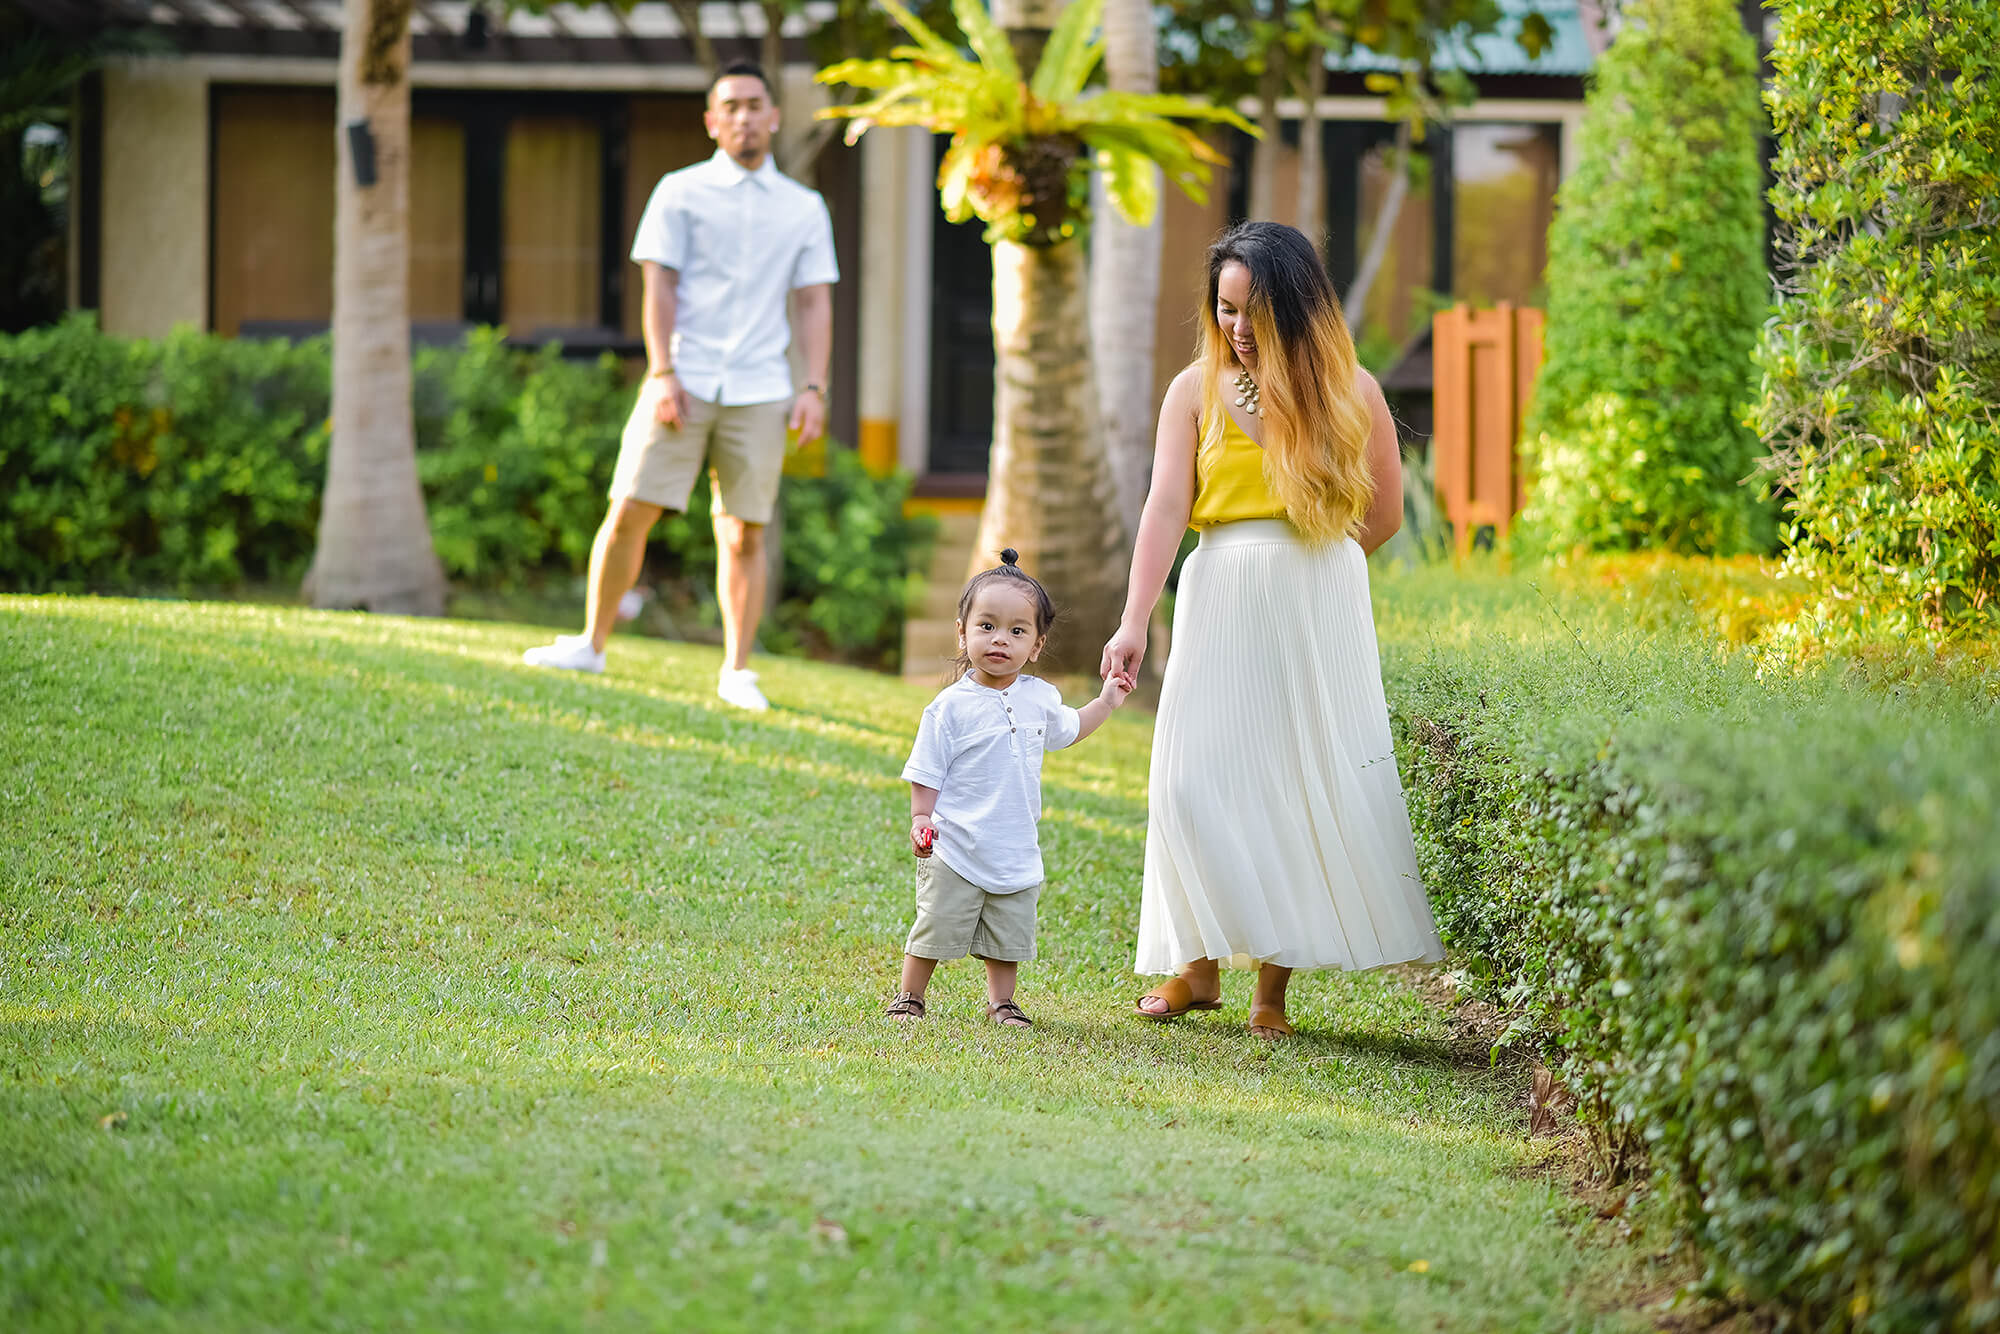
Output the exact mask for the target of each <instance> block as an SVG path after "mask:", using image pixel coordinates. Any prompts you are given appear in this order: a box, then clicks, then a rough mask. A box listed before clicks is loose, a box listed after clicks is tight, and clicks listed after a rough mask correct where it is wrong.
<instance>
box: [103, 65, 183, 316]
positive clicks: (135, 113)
mask: <svg viewBox="0 0 2000 1334" xmlns="http://www.w3.org/2000/svg"><path fill="white" fill-rule="evenodd" d="M101 179H102V180H103V182H104V201H103V242H102V250H101V255H102V258H101V262H100V269H99V291H100V293H101V311H102V315H101V317H102V320H103V323H104V328H105V330H106V331H107V332H109V333H117V334H132V335H145V336H149V337H151V336H157V335H159V334H163V333H166V332H167V331H168V330H170V329H172V328H173V327H174V326H175V325H176V324H194V325H197V326H199V327H201V328H206V327H207V326H208V83H207V80H206V79H205V78H203V77H202V75H201V74H199V73H196V72H192V71H189V70H187V69H186V68H184V67H181V66H179V65H177V64H175V63H171V62H167V61H135V62H131V63H128V64H121V65H114V66H112V67H110V68H108V69H106V70H105V71H104V171H103V175H102V177H101Z"/></svg>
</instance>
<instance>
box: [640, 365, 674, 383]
mask: <svg viewBox="0 0 2000 1334" xmlns="http://www.w3.org/2000/svg"><path fill="white" fill-rule="evenodd" d="M673 373H674V368H673V367H672V366H662V367H660V368H659V369H658V370H656V371H647V372H646V378H647V379H648V380H657V379H659V378H660V377H661V376H664V375H672V374H673Z"/></svg>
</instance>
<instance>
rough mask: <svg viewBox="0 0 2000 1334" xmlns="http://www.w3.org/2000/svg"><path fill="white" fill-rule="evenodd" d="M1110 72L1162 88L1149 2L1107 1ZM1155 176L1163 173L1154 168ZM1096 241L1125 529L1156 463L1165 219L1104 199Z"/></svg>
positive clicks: (1110, 446)
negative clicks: (1137, 219)
mask: <svg viewBox="0 0 2000 1334" xmlns="http://www.w3.org/2000/svg"><path fill="white" fill-rule="evenodd" d="M1104 71H1105V76H1106V80H1107V81H1108V82H1109V83H1110V85H1111V87H1112V88H1114V89H1116V90H1118V91H1120V92H1135V93H1152V92H1158V91H1159V87H1160V66H1159V43H1158V40H1157V37H1156V35H1155V32H1154V29H1153V7H1152V4H1151V3H1150V0H1107V3H1106V5H1105V9H1104ZM1151 170H1152V172H1153V175H1154V176H1155V178H1157V177H1158V176H1159V174H1160V173H1159V168H1157V167H1154V168H1151ZM1097 193H1098V196H1099V200H1100V202H1099V205H1098V207H1097V210H1096V218H1095V222H1094V224H1093V227H1092V234H1091V239H1090V246H1091V250H1090V343H1091V352H1092V355H1093V358H1094V360H1095V361H1096V363H1097V403H1098V411H1099V414H1100V416H1099V419H1100V420H1101V421H1102V422H1103V424H1104V444H1105V452H1106V454H1107V455H1108V456H1109V458H1110V463H1111V476H1112V480H1113V481H1114V482H1115V483H1116V485H1117V493H1118V513H1119V517H1120V518H1122V519H1123V520H1124V523H1125V531H1126V532H1127V533H1128V534H1129V533H1136V532H1138V531H1139V511H1140V510H1141V509H1143V508H1144V506H1145V504H1146V485H1147V481H1148V479H1149V477H1150V476H1151V473H1152V464H1153V408H1154V406H1155V405H1154V402H1153V389H1154V367H1153V359H1154V345H1155V342H1156V331H1157V324H1158V316H1159V305H1160V249H1161V218H1160V215H1159V214H1158V213H1155V214H1154V215H1153V221H1152V224H1151V225H1150V226H1146V227H1135V226H1133V225H1132V224H1131V223H1129V222H1127V221H1125V219H1123V218H1121V217H1119V216H1118V214H1117V213H1116V212H1115V211H1114V210H1112V209H1111V208H1110V207H1109V206H1108V205H1106V204H1104V203H1103V202H1102V195H1103V191H1102V190H1101V189H1100V190H1099V191H1098V192H1097Z"/></svg>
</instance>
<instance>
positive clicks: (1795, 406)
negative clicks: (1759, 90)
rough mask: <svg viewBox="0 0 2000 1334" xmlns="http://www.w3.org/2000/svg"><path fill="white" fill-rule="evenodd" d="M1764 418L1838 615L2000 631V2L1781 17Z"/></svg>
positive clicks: (1886, 623)
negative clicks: (1775, 276)
mask: <svg viewBox="0 0 2000 1334" xmlns="http://www.w3.org/2000/svg"><path fill="white" fill-rule="evenodd" d="M1780 12H1781V14H1782V21H1781V22H1780V25H1779V28H1778V34H1777V40H1776V44H1775V46H1774V47H1773V49H1772V52H1771V60H1772V64H1773V67H1774V77H1773V82H1772V86H1771V89H1770V92H1769V93H1768V94H1767V100H1768V102H1769V104H1770V107H1771V112H1772V118H1773V121H1774V124H1775V128H1776V130H1777V134H1778V143H1779V148H1778V155H1777V160H1776V163H1775V172H1776V175H1777V184H1776V186H1775V187H1774V188H1773V189H1772V191H1771V201H1772V204H1773V205H1774V207H1775V208H1776V211H1777V214H1778V218H1779V221H1780V223H1781V224H1782V231H1781V234H1780V247H1779V250H1780V256H1781V268H1782V273H1783V279H1782V285H1781V290H1782V297H1781V300H1780V302H1779V306H1778V311H1777V316H1776V318H1775V319H1774V320H1773V321H1772V322H1771V325H1770V327H1769V330H1768V332H1767V333H1766V335H1765V337H1764V340H1763V343H1762V345H1761V346H1760V348H1759V349H1758V352H1757V362H1758V364H1759V365H1760V366H1761V368H1762V370H1763V374H1764V379H1763V396H1762V400H1761V402H1760V403H1759V404H1758V406H1757V410H1756V419H1757V424H1758V426H1759V428H1760V429H1761V430H1762V432H1763V435H1764V439H1765V443H1766V444H1767V445H1768V446H1769V449H1770V458H1769V460H1768V466H1769V468H1770V471H1771V472H1772V473H1773V474H1774V475H1775V477H1776V478H1777V479H1778V481H1779V482H1780V483H1782V485H1783V486H1784V488H1785V489H1786V490H1787V491H1788V492H1789V493H1790V494H1789V499H1788V501H1787V504H1786V509H1787V511H1788V512H1789V514H1790V517H1791V519H1792V527H1791V532H1790V537H1791V542H1792V556H1793V559H1794V560H1795V562H1796V563H1797V565H1798V566H1799V568H1801V569H1802V570H1804V571H1806V572H1808V573H1809V574H1810V575H1812V576H1813V577H1814V578H1815V579H1816V580H1818V581H1820V583H1821V585H1822V587H1823V588H1825V590H1826V591H1827V594H1828V596H1827V597H1826V598H1825V600H1824V604H1823V606H1822V607H1821V609H1820V610H1821V614H1822V615H1823V616H1826V617H1828V618H1833V619H1839V620H1847V619H1851V618H1852V617H1854V616H1856V615H1860V616H1872V617H1874V618H1876V620H1877V621H1878V626H1879V627H1880V628H1886V629H1888V630H1889V631H1890V632H1892V633H1906V632H1909V631H1911V630H1919V631H1922V632H1926V633H1928V634H1931V635H1937V636H1948V635H1956V634H1960V633H1963V632H1965V631H1968V630H1975V629H1978V628H1981V627H1992V626H1993V625H1994V624H1995V623H1996V621H2000V206H1996V203H1995V200H1996V197H1997V196H2000V4H1995V3H1993V0H1946V2H1944V3H1939V4H1933V5H1922V6H1917V7H1915V8H1910V9H1904V8H1899V7H1895V6H1885V5H1882V4H1879V3H1860V2H1859V0H1799V2H1798V3H1793V4H1788V5H1786V6H1785V7H1784V8H1783V9H1782V10H1781V11H1780Z"/></svg>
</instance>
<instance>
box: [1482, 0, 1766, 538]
mask: <svg viewBox="0 0 2000 1334" xmlns="http://www.w3.org/2000/svg"><path fill="white" fill-rule="evenodd" d="M1624 14H1625V25H1624V27H1623V29H1622V30H1621V31H1620V33H1619V35H1618V38H1617V40H1616V41H1614V42H1613V43H1612V45H1611V49H1610V50H1609V51H1607V52H1606V53H1605V56H1604V59H1603V60H1602V61H1600V62H1599V63H1598V66H1597V69H1596V72H1595V73H1594V74H1593V76H1592V79H1591V88H1590V94H1589V102H1588V105H1589V114H1588V115H1587V116H1586V117H1585V118H1584V122H1583V131H1582V140H1581V144H1580V147H1579V150H1578V155H1577V166H1576V170H1575V172H1574V173H1573V174H1572V175H1571V176H1570V177H1569V179H1568V180H1566V181H1565V182H1563V185H1562V189H1561V192H1560V194H1559V195H1558V198H1557V207H1556V219H1555V223H1554V225H1553V226H1551V227H1550V229H1549V267H1548V288H1549V305H1548V323H1547V337H1546V353H1547V355H1546V360H1545V362H1544V364H1543V367H1542V371H1541V377H1540V379H1539V381H1538V383H1537V385H1536V388H1535V394H1534V400H1533V403H1532V404H1531V405H1530V410H1529V417H1528V420H1527V421H1526V423H1525V424H1524V427H1523V432H1522V434H1523V441H1524V444H1523V449H1524V453H1525V455H1526V457H1527V459H1528V464H1529V472H1530V476H1531V478H1532V487H1533V489H1532V494H1531V496H1530V498H1529V503H1528V505H1527V507H1526V513H1525V514H1524V516H1523V527H1522V529H1521V540H1522V541H1523V543H1525V544H1527V545H1529V546H1539V547H1542V548H1545V549H1549V550H1555V551H1568V550H1571V549H1573V548H1578V547H1582V548H1587V549H1590V550H1598V551H1613V550H1630V549H1636V548H1640V547H1650V546H1664V547H1670V548H1673V549H1675V550H1679V551H1693V552H1723V553H1728V552H1735V551H1740V550H1744V549H1746V548H1748V547H1750V546H1752V545H1754V544H1757V543H1759V542H1768V541H1769V537H1770V534H1769V520H1768V518H1767V517H1765V516H1764V514H1763V511H1762V507H1761V506H1760V505H1759V503H1758V501H1757V499H1756V497H1755V496H1754V494H1753V493H1752V491H1751V490H1750V489H1749V488H1748V487H1746V486H1745V485H1743V483H1744V481H1745V479H1747V478H1748V477H1749V476H1750V475H1751V474H1752V472H1753V471H1754V470H1755V462H1756V457H1757V452H1758V451H1757V447H1756V439H1755V437H1754V436H1753V435H1752V434H1751V433H1750V431H1749V430H1748V429H1747V428H1746V427H1745V426H1744V425H1743V424H1742V420H1741V419H1742V416H1743V407H1744V404H1745V403H1747V402H1748V400H1749V399H1750V397H1751V395H1752V393H1753V390H1754V385H1753V377H1752V372H1751V369H1750V360H1749V358H1750V348H1751V346H1752V344H1753V343H1754V342H1755V341H1756V337H1757V329H1758V326H1759V325H1760V324H1761V323H1762V322H1763V319H1764V314H1765V301H1766V295H1767V294H1766V288H1765V277H1764V266H1763V257H1764V241H1763V208H1762V205H1761V202H1760V201H1759V199H1758V188H1759V184H1760V180H1761V174H1762V168H1761V167H1760V166H1759V164H1758V160H1757V143H1758V134H1759V132H1760V130H1761V129H1762V124H1763V120H1762V117H1761V115H1760V114H1759V112H1758V107H1757V57H1756V51H1755V48H1754V46H1753V44H1752V42H1751V39H1750V37H1749V35H1748V34H1747V33H1745V32H1744V31H1743V26H1742V19H1741V18H1740V17H1739V15H1738V13H1737V6H1736V5H1735V4H1734V3H1733V2H1732V0H1630V3H1628V4H1626V6H1625V8H1624Z"/></svg>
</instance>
